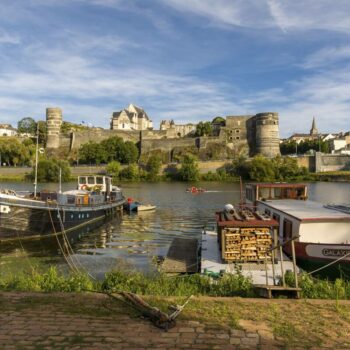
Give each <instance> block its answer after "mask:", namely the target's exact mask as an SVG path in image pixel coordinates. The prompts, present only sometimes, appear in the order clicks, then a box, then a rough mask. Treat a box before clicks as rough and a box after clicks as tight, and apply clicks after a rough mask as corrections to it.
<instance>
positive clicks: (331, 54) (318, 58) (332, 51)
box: [301, 45, 350, 69]
mask: <svg viewBox="0 0 350 350" xmlns="http://www.w3.org/2000/svg"><path fill="white" fill-rule="evenodd" d="M349 58H350V46H349V45H347V46H338V47H325V48H322V49H321V50H318V51H316V52H314V53H312V54H311V55H309V56H307V57H306V58H305V60H304V62H303V63H302V64H301V67H303V68H305V69H314V68H321V67H325V66H327V65H330V64H334V63H337V62H339V61H341V60H348V59H349Z"/></svg>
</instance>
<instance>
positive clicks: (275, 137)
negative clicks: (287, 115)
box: [255, 112, 280, 157]
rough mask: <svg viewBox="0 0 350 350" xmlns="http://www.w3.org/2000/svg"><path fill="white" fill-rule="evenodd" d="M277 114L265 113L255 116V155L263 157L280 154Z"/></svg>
mask: <svg viewBox="0 0 350 350" xmlns="http://www.w3.org/2000/svg"><path fill="white" fill-rule="evenodd" d="M278 124H279V123H278V113H275V112H265V113H258V114H257V115H256V116H255V130H256V131H255V139H256V150H255V151H256V153H257V154H262V155H263V156H265V157H275V156H277V155H279V154H280V145H279V143H280V140H279V126H278Z"/></svg>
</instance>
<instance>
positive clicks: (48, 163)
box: [31, 159, 71, 182]
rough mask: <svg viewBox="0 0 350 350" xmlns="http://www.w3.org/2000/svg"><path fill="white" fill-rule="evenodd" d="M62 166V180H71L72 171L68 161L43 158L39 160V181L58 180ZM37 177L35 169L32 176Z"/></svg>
mask: <svg viewBox="0 0 350 350" xmlns="http://www.w3.org/2000/svg"><path fill="white" fill-rule="evenodd" d="M60 168H61V172H62V177H61V179H62V182H66V181H69V180H70V176H71V172H70V168H69V164H68V162H66V161H64V160H57V159H52V160H51V159H50V160H49V159H43V160H40V161H39V162H38V182H58V181H59V174H60ZM34 177H35V169H33V170H32V172H31V178H32V179H34Z"/></svg>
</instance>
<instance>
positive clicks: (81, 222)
mask: <svg viewBox="0 0 350 350" xmlns="http://www.w3.org/2000/svg"><path fill="white" fill-rule="evenodd" d="M124 202H125V198H124V196H123V194H122V191H121V190H120V189H119V188H118V187H116V186H112V179H111V178H110V177H109V176H90V175H89V176H79V177H78V185H77V188H76V189H74V190H70V191H66V192H61V191H58V192H52V191H45V190H43V191H41V192H36V191H35V192H34V193H29V194H27V195H21V194H19V193H16V192H15V191H13V190H9V189H0V240H10V239H17V238H18V237H21V238H27V237H32V238H33V237H41V236H47V235H51V234H58V233H62V232H68V231H73V230H76V229H78V228H82V227H84V226H85V225H88V224H92V223H97V222H100V223H101V224H102V223H103V222H104V219H105V218H106V217H109V216H112V215H113V214H115V213H117V212H119V211H122V208H123V204H124Z"/></svg>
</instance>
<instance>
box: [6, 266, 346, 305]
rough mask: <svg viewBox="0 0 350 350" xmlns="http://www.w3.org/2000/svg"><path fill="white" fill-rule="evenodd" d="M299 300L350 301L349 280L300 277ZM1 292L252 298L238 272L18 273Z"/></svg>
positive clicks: (247, 280)
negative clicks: (95, 275) (97, 275)
mask: <svg viewBox="0 0 350 350" xmlns="http://www.w3.org/2000/svg"><path fill="white" fill-rule="evenodd" d="M298 281H299V286H300V288H301V289H302V297H304V298H308V299H334V300H340V299H350V281H346V280H344V279H337V280H335V281H329V280H320V279H316V278H313V277H311V276H309V275H306V274H303V275H300V276H299V277H298ZM286 282H287V284H288V285H291V286H294V275H293V274H292V273H290V274H288V273H287V274H286ZM0 290H2V291H38V292H81V291H99V292H120V291H125V292H132V293H136V294H141V295H155V296H189V295H207V296H213V297H216V296H222V297H232V296H240V297H255V296H256V294H255V291H254V286H253V284H252V281H251V279H250V278H247V277H244V276H243V275H242V274H241V273H240V271H239V270H237V272H236V274H234V275H233V274H224V275H223V276H221V277H220V278H218V279H213V278H211V277H210V276H206V275H200V274H194V275H178V276H173V277H171V276H167V275H165V274H157V275H145V274H142V273H140V272H124V271H112V272H109V273H107V274H106V276H105V279H104V280H103V281H100V282H96V281H93V280H92V279H91V278H90V277H89V276H88V275H87V274H84V273H81V274H70V275H63V274H60V273H59V272H58V271H57V269H56V268H55V267H50V268H49V269H48V270H47V271H46V272H44V273H39V272H37V271H35V270H33V271H32V272H31V273H20V274H17V275H13V276H10V277H1V275H0Z"/></svg>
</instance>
